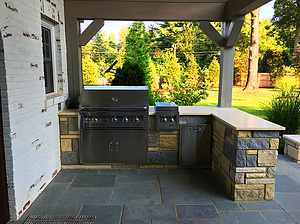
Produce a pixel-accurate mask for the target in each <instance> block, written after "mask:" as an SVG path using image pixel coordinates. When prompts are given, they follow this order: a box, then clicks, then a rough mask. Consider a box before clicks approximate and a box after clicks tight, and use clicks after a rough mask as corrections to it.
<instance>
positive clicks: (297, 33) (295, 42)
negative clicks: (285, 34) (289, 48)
mask: <svg viewBox="0 0 300 224" xmlns="http://www.w3.org/2000/svg"><path fill="white" fill-rule="evenodd" d="M299 34H300V23H297V24H296V33H295V41H294V51H293V65H294V64H295V57H296V54H297V51H298V47H297V45H298V44H299Z"/></svg>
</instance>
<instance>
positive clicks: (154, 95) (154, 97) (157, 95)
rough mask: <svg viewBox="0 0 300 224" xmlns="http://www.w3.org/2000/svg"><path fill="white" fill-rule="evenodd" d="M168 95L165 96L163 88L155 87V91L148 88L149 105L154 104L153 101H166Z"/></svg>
mask: <svg viewBox="0 0 300 224" xmlns="http://www.w3.org/2000/svg"><path fill="white" fill-rule="evenodd" d="M167 101H168V97H167V96H166V94H165V92H164V90H161V89H157V90H155V91H151V89H150V90H149V105H150V106H154V104H155V102H167Z"/></svg>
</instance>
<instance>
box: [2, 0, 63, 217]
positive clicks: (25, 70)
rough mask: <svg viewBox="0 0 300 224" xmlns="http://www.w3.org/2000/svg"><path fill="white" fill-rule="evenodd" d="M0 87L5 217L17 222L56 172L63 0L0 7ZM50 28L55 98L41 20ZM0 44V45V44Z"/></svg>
mask: <svg viewBox="0 0 300 224" xmlns="http://www.w3.org/2000/svg"><path fill="white" fill-rule="evenodd" d="M0 4H1V5H0V30H1V37H2V44H1V45H0V87H1V100H2V113H3V115H2V117H3V129H4V147H5V161H6V173H7V181H8V197H9V209H10V219H11V220H16V219H18V218H19V217H20V216H21V215H22V214H23V213H24V212H25V211H26V209H27V208H28V207H29V206H30V205H31V204H32V203H33V202H34V200H35V199H36V198H37V196H38V195H39V194H40V193H41V192H42V191H43V190H44V189H45V188H46V186H47V185H48V184H49V182H50V181H51V180H52V179H53V178H54V177H55V175H56V174H57V173H58V172H59V170H60V168H61V165H60V144H59V121H58V115H57V113H58V112H59V111H60V110H63V109H65V103H64V102H65V100H66V99H67V93H68V88H67V83H68V82H67V67H66V65H67V60H66V43H65V39H66V38H65V24H64V1H63V0H26V1H24V0H4V1H1V3H0ZM42 20H48V21H49V22H50V23H52V24H53V27H54V38H55V41H54V43H53V44H54V46H55V50H54V52H55V62H56V67H55V77H56V79H55V82H56V84H57V94H54V95H52V96H47V95H46V94H45V80H44V71H43V50H42V34H41V22H42ZM0 43H1V41H0Z"/></svg>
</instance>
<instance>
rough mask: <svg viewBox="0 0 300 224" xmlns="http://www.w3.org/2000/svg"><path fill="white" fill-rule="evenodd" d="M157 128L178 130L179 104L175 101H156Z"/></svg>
mask: <svg viewBox="0 0 300 224" xmlns="http://www.w3.org/2000/svg"><path fill="white" fill-rule="evenodd" d="M155 107H156V129H157V130H177V129H178V128H179V112H178V106H177V105H176V104H175V103H174V102H156V103H155Z"/></svg>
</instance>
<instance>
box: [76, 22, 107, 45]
mask: <svg viewBox="0 0 300 224" xmlns="http://www.w3.org/2000/svg"><path fill="white" fill-rule="evenodd" d="M103 25H104V20H103V19H94V21H93V22H92V23H91V24H90V25H89V26H88V27H87V28H86V29H85V30H84V32H83V33H82V34H80V35H79V37H78V45H79V46H84V45H86V44H87V43H88V42H89V40H90V39H92V37H93V36H95V34H96V33H97V32H98V31H99V30H100V29H101V28H102V27H103Z"/></svg>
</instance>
